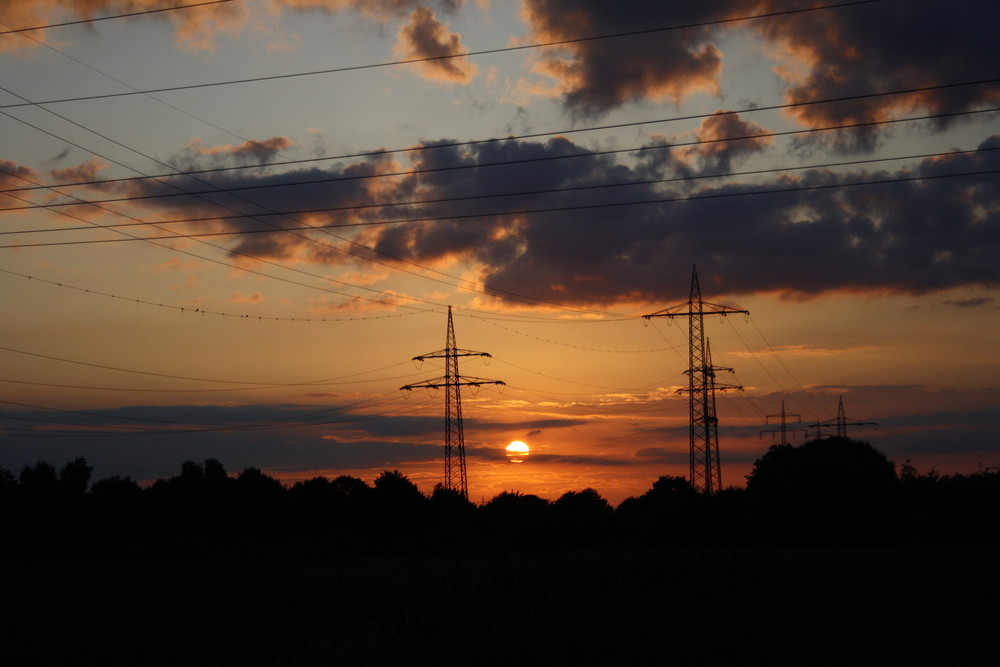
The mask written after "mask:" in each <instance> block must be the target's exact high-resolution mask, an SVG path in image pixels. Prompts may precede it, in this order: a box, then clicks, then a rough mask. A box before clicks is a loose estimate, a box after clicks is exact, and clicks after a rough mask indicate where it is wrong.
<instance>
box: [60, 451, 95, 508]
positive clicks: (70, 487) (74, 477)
mask: <svg viewBox="0 0 1000 667" xmlns="http://www.w3.org/2000/svg"><path fill="white" fill-rule="evenodd" d="M93 472H94V467H93V466H91V465H88V464H87V459H85V458H83V457H80V458H78V459H74V460H72V461H70V462H69V463H67V464H66V465H64V466H63V467H62V470H60V471H59V485H60V486H61V487H62V491H63V493H64V494H66V495H68V496H71V497H74V498H80V497H82V496H83V494H85V493H86V492H87V487H88V486H89V485H90V476H91V474H93Z"/></svg>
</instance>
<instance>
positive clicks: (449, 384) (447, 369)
mask: <svg viewBox="0 0 1000 667" xmlns="http://www.w3.org/2000/svg"><path fill="white" fill-rule="evenodd" d="M459 357H484V358H487V359H489V358H491V357H490V354H489V353H488V352H474V351H472V350H461V349H459V348H458V346H457V345H456V344H455V323H454V321H453V320H452V317H451V306H448V333H447V336H446V340H445V346H444V349H443V350H437V351H436V352H429V353H428V354H422V355H420V356H417V357H413V360H414V361H423V360H425V359H444V377H439V378H434V379H433V380H425V381H423V382H417V383H415V384H408V385H405V386H402V387H400V389H401V390H403V391H411V390H413V389H420V388H426V389H440V388H441V387H444V390H445V393H444V488H446V489H454V490H455V491H458V492H459V493H460V494H462V496H463V497H465V498H468V497H469V479H468V476H467V475H466V471H465V429H464V427H463V426H462V387H463V386H464V387H481V386H482V385H484V384H496V385H503V384H505V383H504V382H502V381H500V380H484V379H483V378H477V377H462V376H461V375H460V374H459V372H458V358H459ZM456 460H457V461H456ZM456 462H457V465H456Z"/></svg>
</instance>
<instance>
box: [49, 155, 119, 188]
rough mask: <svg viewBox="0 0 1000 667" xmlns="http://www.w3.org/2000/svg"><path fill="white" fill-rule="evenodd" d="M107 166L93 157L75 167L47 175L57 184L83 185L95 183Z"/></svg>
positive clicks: (56, 170) (55, 170) (54, 170)
mask: <svg viewBox="0 0 1000 667" xmlns="http://www.w3.org/2000/svg"><path fill="white" fill-rule="evenodd" d="M107 166H108V164H107V163H106V162H104V161H103V160H101V159H99V158H96V157H95V158H90V159H89V160H87V161H86V162H84V163H83V164H79V165H76V166H75V167H66V168H64V169H53V170H52V171H50V172H49V173H50V174H51V175H52V178H53V179H55V180H56V181H57V182H59V183H83V182H87V181H96V180H97V179H98V178H100V177H101V171H102V170H103V169H104V168H105V167H107Z"/></svg>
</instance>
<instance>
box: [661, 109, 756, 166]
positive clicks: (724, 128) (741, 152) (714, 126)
mask: <svg viewBox="0 0 1000 667" xmlns="http://www.w3.org/2000/svg"><path fill="white" fill-rule="evenodd" d="M765 133H767V129H766V128H764V127H761V126H760V125H758V124H757V123H754V122H752V121H746V120H743V119H742V118H740V115H739V114H737V113H732V112H728V111H716V112H715V113H714V114H713V115H711V116H709V117H708V118H705V119H704V120H703V121H702V122H701V125H700V126H699V127H698V129H697V130H696V131H695V138H696V139H697V140H698V141H700V142H703V143H701V144H699V145H697V146H692V147H690V148H686V149H684V150H683V151H681V152H680V153H679V157H680V158H682V159H684V158H686V159H690V158H695V159H697V160H698V161H699V162H700V164H701V169H700V170H698V172H697V173H699V174H702V175H704V174H724V173H726V172H728V171H730V170H731V169H732V166H733V164H734V163H735V162H739V161H741V160H743V159H745V158H747V157H749V156H751V155H753V154H754V153H760V152H762V151H763V150H764V149H765V148H767V147H768V146H769V145H770V144H771V143H772V139H771V137H761V136H759V135H762V134H765ZM744 137H754V138H744Z"/></svg>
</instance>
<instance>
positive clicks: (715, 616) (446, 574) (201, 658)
mask: <svg viewBox="0 0 1000 667" xmlns="http://www.w3.org/2000/svg"><path fill="white" fill-rule="evenodd" d="M998 556H1000V549H998V548H996V547H982V546H980V547H947V548H934V547H920V548H915V547H905V548H904V547H881V548H853V549H832V548H825V549H782V548H728V549H677V550H643V551H636V550H576V551H561V552H553V551H538V552H532V553H502V552H490V553H467V554H448V555H429V554H420V555H412V554H410V555H405V556H404V555H400V556H385V555H382V556H377V557H361V556H353V557H340V558H330V559H320V558H282V557H276V558H272V559H263V558H253V559H236V560H234V559H231V558H221V557H220V558H206V559H191V558H177V559H173V560H157V559H154V558H148V557H147V558H139V559H130V560H128V561H122V562H107V561H103V562H99V563H98V562H88V563H82V562H69V563H68V562H63V561H61V560H59V559H57V560H53V561H51V562H42V561H33V562H30V563H25V562H15V563H6V564H4V585H3V599H4V602H5V604H4V606H5V608H6V609H5V611H6V613H5V614H4V616H5V617H6V618H7V620H6V621H5V622H4V623H3V626H2V627H3V637H4V640H3V643H4V646H3V648H2V656H3V658H2V660H3V663H4V664H5V665H27V664H34V665H89V664H93V665H288V666H294V665H505V666H518V665H647V664H657V665H845V664H846V665H867V664H878V665H983V664H989V663H990V660H991V658H990V656H992V659H996V656H997V653H996V637H997V635H996V627H997V626H996V618H997V616H996V613H997V602H998V597H997V593H998V591H1000V586H998V574H997V563H998ZM993 664H996V663H995V662H994V663H993Z"/></svg>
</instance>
